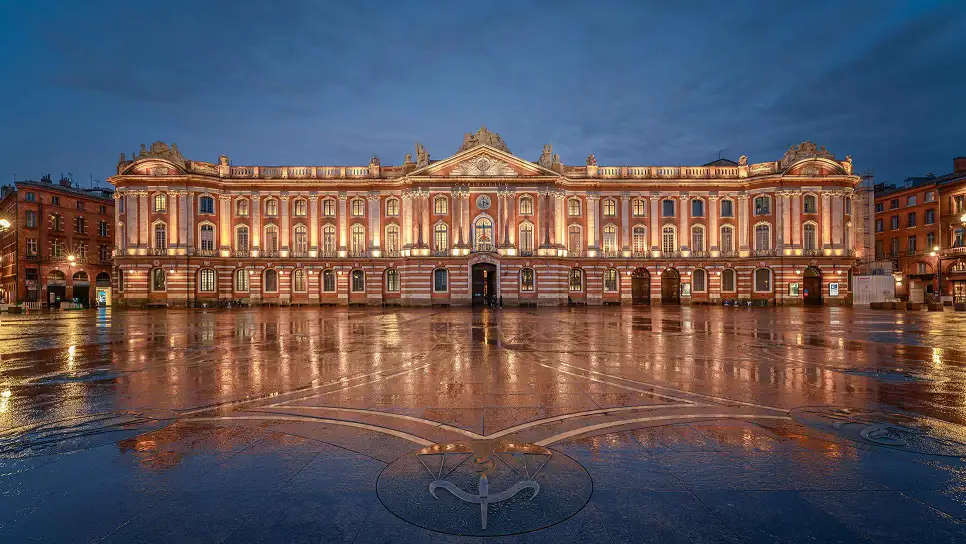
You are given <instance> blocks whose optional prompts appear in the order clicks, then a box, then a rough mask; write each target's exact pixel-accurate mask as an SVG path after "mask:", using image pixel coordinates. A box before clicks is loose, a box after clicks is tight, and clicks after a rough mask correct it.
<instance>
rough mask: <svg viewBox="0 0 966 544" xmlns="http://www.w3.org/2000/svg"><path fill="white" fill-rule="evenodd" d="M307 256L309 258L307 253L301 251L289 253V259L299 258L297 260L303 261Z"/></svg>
mask: <svg viewBox="0 0 966 544" xmlns="http://www.w3.org/2000/svg"><path fill="white" fill-rule="evenodd" d="M308 256H309V252H308V251H304V250H302V251H292V252H291V253H289V257H295V258H299V259H304V258H305V257H308Z"/></svg>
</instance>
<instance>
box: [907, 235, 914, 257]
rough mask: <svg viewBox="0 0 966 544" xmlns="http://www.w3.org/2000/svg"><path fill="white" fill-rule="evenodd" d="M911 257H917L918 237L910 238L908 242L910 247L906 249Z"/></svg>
mask: <svg viewBox="0 0 966 544" xmlns="http://www.w3.org/2000/svg"><path fill="white" fill-rule="evenodd" d="M906 250H907V252H908V254H909V255H915V253H916V237H915V236H910V237H909V240H908V247H907V248H906Z"/></svg>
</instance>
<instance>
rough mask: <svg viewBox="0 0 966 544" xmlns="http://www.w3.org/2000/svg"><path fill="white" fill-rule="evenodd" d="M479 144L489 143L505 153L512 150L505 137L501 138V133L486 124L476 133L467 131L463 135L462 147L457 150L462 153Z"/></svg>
mask: <svg viewBox="0 0 966 544" xmlns="http://www.w3.org/2000/svg"><path fill="white" fill-rule="evenodd" d="M479 145H488V146H490V147H492V148H495V149H499V150H500V151H503V152H505V153H509V152H510V148H508V147H507V146H506V144H505V143H503V138H500V135H499V134H497V133H495V132H490V131H489V130H487V129H486V127H485V126H483V127H480V130H477V131H476V134H471V133H469V132H467V133H466V134H465V135H464V136H463V144H462V145H460V148H459V149H458V150H457V151H456V152H457V153H462V152H463V151H466V150H467V149H473V148H474V147H476V146H479Z"/></svg>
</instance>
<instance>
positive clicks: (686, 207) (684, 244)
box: [678, 195, 691, 252]
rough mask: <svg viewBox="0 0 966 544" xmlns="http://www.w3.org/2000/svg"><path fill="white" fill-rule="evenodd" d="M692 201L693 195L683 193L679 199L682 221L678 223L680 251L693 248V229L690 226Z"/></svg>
mask: <svg viewBox="0 0 966 544" xmlns="http://www.w3.org/2000/svg"><path fill="white" fill-rule="evenodd" d="M690 201H691V197H690V196H688V195H681V196H680V199H679V206H678V207H679V208H680V210H678V213H679V214H680V216H681V218H680V219H681V221H680V223H678V224H679V225H680V226H679V227H678V251H682V252H684V251H690V249H691V229H690V228H688V216H689V215H690V213H689V212H690V211H691V208H690Z"/></svg>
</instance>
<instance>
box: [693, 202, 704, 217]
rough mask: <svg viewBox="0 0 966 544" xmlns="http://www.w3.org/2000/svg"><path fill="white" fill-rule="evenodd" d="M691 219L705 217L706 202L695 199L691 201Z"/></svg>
mask: <svg viewBox="0 0 966 544" xmlns="http://www.w3.org/2000/svg"><path fill="white" fill-rule="evenodd" d="M691 217H704V200H701V199H700V198H695V199H694V200H692V201H691Z"/></svg>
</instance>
